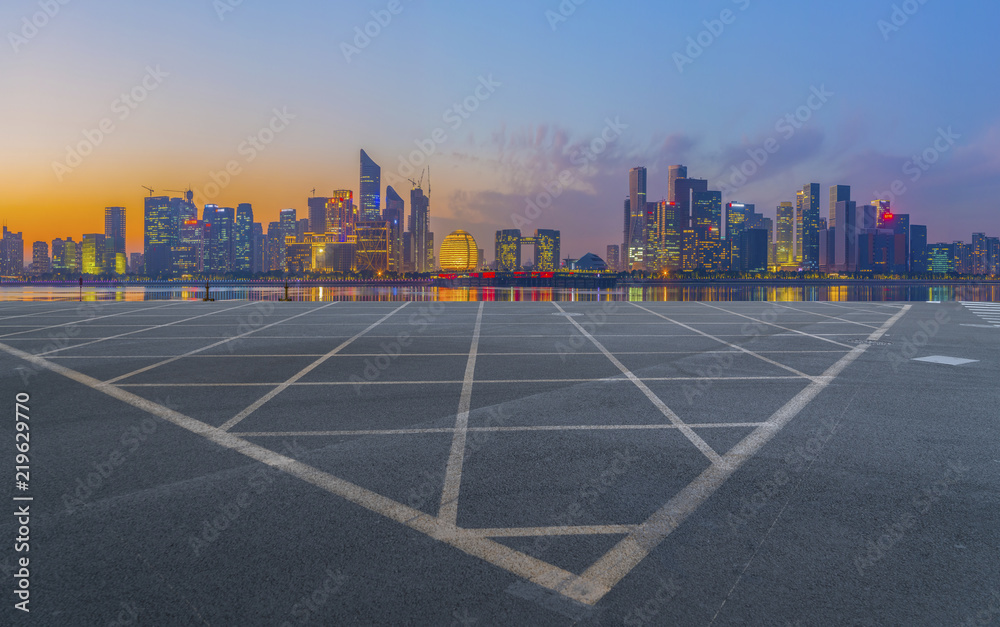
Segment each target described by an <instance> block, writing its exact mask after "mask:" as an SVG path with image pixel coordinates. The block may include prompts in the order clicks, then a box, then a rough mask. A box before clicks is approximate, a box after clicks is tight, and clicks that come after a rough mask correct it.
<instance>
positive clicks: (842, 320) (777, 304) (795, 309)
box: [772, 303, 878, 329]
mask: <svg viewBox="0 0 1000 627" xmlns="http://www.w3.org/2000/svg"><path fill="white" fill-rule="evenodd" d="M772 304H773V305H774V306H775V307H781V308H782V309H791V310H792V311H799V312H802V313H807V314H812V315H814V316H822V317H824V318H831V319H833V320H839V321H841V322H846V323H847V324H856V325H858V326H859V327H868V328H869V329H877V328H878V326H875V325H871V324H866V323H864V322H856V321H854V320H848V319H846V318H840V317H837V316H828V315H826V314H821V313H817V312H815V311H809V310H807V309H798V308H796V307H789V306H788V305H782V304H780V303H772ZM816 324H833V323H830V322H817V323H816Z"/></svg>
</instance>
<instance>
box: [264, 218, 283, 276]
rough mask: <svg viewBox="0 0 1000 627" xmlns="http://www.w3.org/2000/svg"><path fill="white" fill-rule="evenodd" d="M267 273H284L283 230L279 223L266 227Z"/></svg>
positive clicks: (272, 223)
mask: <svg viewBox="0 0 1000 627" xmlns="http://www.w3.org/2000/svg"><path fill="white" fill-rule="evenodd" d="M267 271H268V272H284V271H285V228H284V225H283V224H282V223H281V222H270V223H268V225H267Z"/></svg>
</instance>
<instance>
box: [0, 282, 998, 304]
mask: <svg viewBox="0 0 1000 627" xmlns="http://www.w3.org/2000/svg"><path fill="white" fill-rule="evenodd" d="M211 295H212V298H214V299H216V300H220V301H226V300H278V299H280V298H283V297H284V295H285V294H284V289H283V287H273V286H219V287H212V290H211ZM288 295H289V296H290V297H291V299H292V300H294V301H300V302H332V301H348V302H382V301H386V302H390V301H444V302H479V301H486V302H550V301H559V302H597V301H635V302H642V301H650V302H685V301H706V302H715V301H717V302H731V301H765V302H799V301H828V302H849V301H855V302H893V301H911V302H912V301H928V300H932V301H955V300H960V301H986V302H1000V285H998V284H968V285H942V284H933V283H926V284H909V285H900V284H892V283H885V284H880V283H872V284H864V285H812V286H809V285H803V286H789V285H737V284H734V285H708V284H706V285H674V286H659V287H622V288H615V289H609V290H596V289H560V288H529V287H524V288H519V287H503V288H487V287H465V288H447V287H431V286H406V287H372V286H368V287H329V286H328V287H315V286H295V285H292V286H290V288H289V291H288ZM204 297H205V286H204V285H178V286H170V287H142V286H123V287H84V289H83V290H82V291H81V290H79V289H77V288H76V287H68V286H67V287H62V286H9V287H8V286H5V287H2V288H0V300H4V301H17V300H29V301H60V300H65V301H78V300H83V301H89V302H93V301H152V300H191V301H195V300H201V299H203V298H204Z"/></svg>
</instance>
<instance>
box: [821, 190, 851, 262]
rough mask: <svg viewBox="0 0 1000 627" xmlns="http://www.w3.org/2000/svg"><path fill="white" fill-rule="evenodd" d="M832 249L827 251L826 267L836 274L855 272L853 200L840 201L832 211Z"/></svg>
mask: <svg viewBox="0 0 1000 627" xmlns="http://www.w3.org/2000/svg"><path fill="white" fill-rule="evenodd" d="M833 215H834V218H835V221H834V222H833V224H832V228H831V230H832V231H833V247H832V250H829V251H828V253H827V254H828V259H827V263H828V267H830V268H832V269H833V270H834V271H837V272H855V271H857V268H858V265H857V260H858V225H857V223H856V222H855V220H856V219H857V216H858V205H857V203H856V202H855V201H853V200H840V201H838V202H837V205H836V207H835V208H834V209H833Z"/></svg>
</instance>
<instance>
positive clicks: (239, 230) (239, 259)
mask: <svg viewBox="0 0 1000 627" xmlns="http://www.w3.org/2000/svg"><path fill="white" fill-rule="evenodd" d="M252 246H253V206H252V205H250V204H249V203H242V204H240V205H237V207H236V221H235V223H234V225H233V272H240V273H249V272H250V271H251V268H252V266H253V263H252V262H253V258H252V255H251V253H252Z"/></svg>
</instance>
